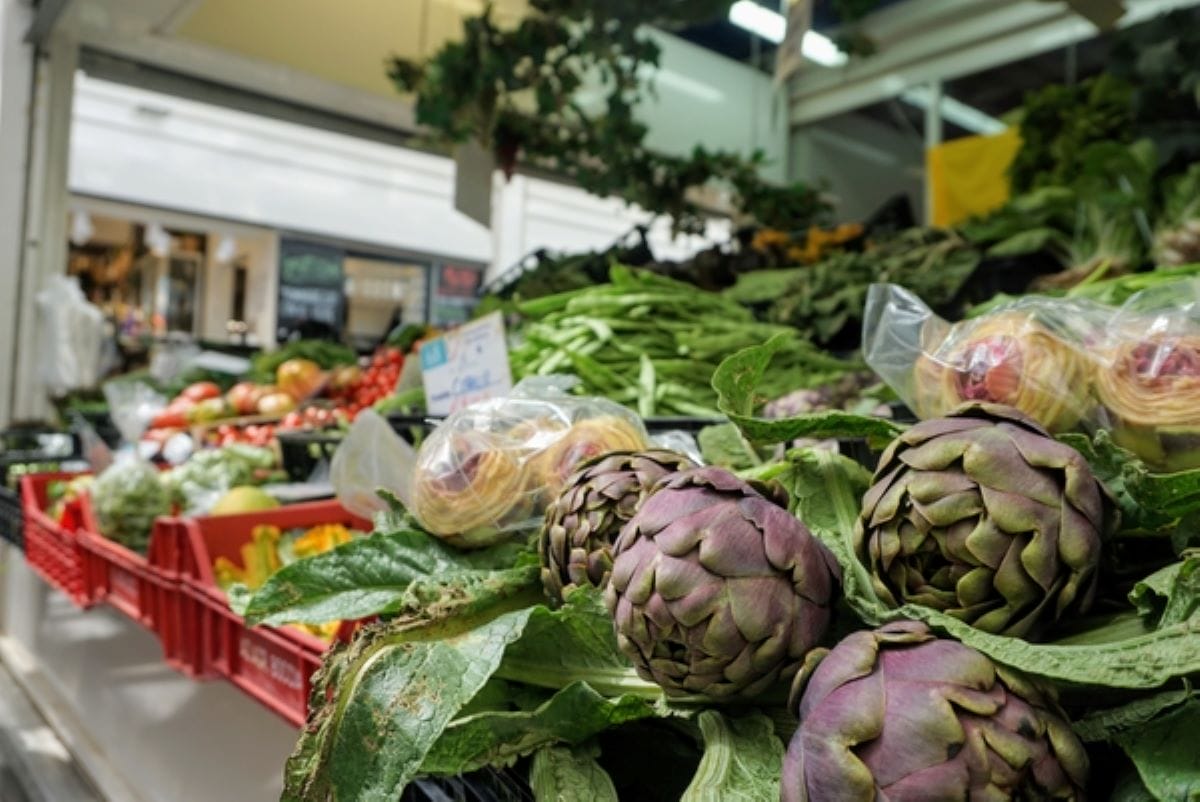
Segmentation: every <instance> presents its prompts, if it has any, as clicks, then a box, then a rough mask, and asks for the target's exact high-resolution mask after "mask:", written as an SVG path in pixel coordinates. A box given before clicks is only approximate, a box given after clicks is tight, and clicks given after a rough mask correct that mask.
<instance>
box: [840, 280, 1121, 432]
mask: <svg viewBox="0 0 1200 802" xmlns="http://www.w3.org/2000/svg"><path fill="white" fill-rule="evenodd" d="M1112 313H1113V312H1112V310H1111V309H1109V308H1107V307H1102V306H1100V305H1098V304H1094V303H1090V302H1085V301H1064V300H1061V299H1050V298H1037V297H1029V298H1022V299H1019V300H1017V301H1015V302H1013V303H1012V304H1009V305H1007V306H1004V307H1001V308H999V309H996V310H995V311H993V312H991V313H989V314H987V315H984V316H982V317H979V318H975V319H971V320H964V321H962V322H960V323H956V324H953V325H951V324H950V323H948V322H946V321H945V320H942V319H941V318H939V317H938V316H937V315H935V314H934V313H933V312H932V311H931V310H930V309H929V308H928V307H927V306H925V304H923V303H922V302H921V300H920V299H919V298H917V296H915V295H914V294H913V293H911V292H909V291H908V290H905V289H903V288H901V287H897V286H895V285H890V284H876V285H874V286H872V287H871V290H870V292H869V293H868V296H867V308H866V314H865V316H864V322H863V352H864V353H863V355H864V357H865V359H866V361H867V364H869V365H870V366H871V367H872V368H873V369H874V370H875V371H876V372H877V373H878V374H879V375H880V377H882V378H883V380H884V381H886V382H887V383H888V384H889V385H891V387H892V389H894V390H895V391H896V393H897V395H899V396H900V398H901V399H902V400H903V401H904V403H906V404H907V405H908V406H909V407H910V408H911V409H912V410H913V412H915V413H916V414H917V415H918V416H919V417H921V418H932V417H938V416H941V415H945V414H946V413H948V412H950V411H951V410H953V409H954V408H956V407H958V406H960V405H961V404H964V403H967V402H970V401H984V402H990V403H997V404H1007V405H1009V406H1012V407H1016V408H1017V409H1019V410H1021V411H1022V412H1024V413H1025V414H1027V415H1029V416H1030V417H1032V418H1033V419H1035V420H1037V421H1038V422H1039V423H1041V424H1042V425H1043V426H1045V427H1046V428H1047V429H1048V430H1050V431H1051V432H1055V433H1057V432H1065V431H1070V430H1073V429H1077V428H1080V427H1084V428H1088V427H1092V426H1095V425H1097V424H1098V423H1099V418H1098V416H1097V404H1096V401H1095V398H1094V396H1093V393H1092V391H1091V389H1092V387H1091V385H1092V379H1093V374H1094V372H1095V365H1094V364H1093V363H1094V359H1093V356H1092V353H1093V352H1094V351H1095V349H1096V348H1097V346H1098V345H1099V344H1100V342H1101V341H1102V339H1103V336H1104V328H1105V320H1106V319H1107V318H1111V317H1112Z"/></svg>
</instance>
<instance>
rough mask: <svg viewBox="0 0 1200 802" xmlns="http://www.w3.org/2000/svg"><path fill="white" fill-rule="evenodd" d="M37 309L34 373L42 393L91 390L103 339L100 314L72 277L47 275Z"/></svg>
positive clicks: (103, 330) (62, 393)
mask: <svg viewBox="0 0 1200 802" xmlns="http://www.w3.org/2000/svg"><path fill="white" fill-rule="evenodd" d="M37 306H38V313H39V315H38V323H39V337H38V342H39V349H40V350H39V359H38V370H39V374H40V377H41V380H42V383H43V384H44V385H45V387H46V391H47V392H48V393H49V394H50V395H51V396H55V397H58V396H62V395H65V394H67V393H68V392H70V391H71V390H75V389H79V388H88V387H95V386H96V384H97V383H98V382H99V380H100V361H101V360H100V357H101V353H102V351H103V346H104V341H105V336H106V332H105V326H104V313H103V312H101V311H100V310H99V309H98V308H96V307H95V306H93V305H92V304H90V303H88V301H87V298H85V297H84V295H83V290H81V289H80V287H79V281H78V280H77V279H76V278H74V277H73V276H62V275H55V276H50V277H49V278H48V279H47V286H46V288H45V289H43V290H42V291H41V292H39V293H38V295H37Z"/></svg>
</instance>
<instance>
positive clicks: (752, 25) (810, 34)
mask: <svg viewBox="0 0 1200 802" xmlns="http://www.w3.org/2000/svg"><path fill="white" fill-rule="evenodd" d="M729 21H730V22H732V23H733V24H734V25H736V26H738V27H739V28H744V29H745V30H747V31H750V32H751V33H753V34H757V35H759V36H761V37H762V38H763V39H766V40H767V41H768V42H772V43H774V44H779V43H781V42H782V41H783V40H784V37H786V36H787V17H785V16H783V15H782V14H780V13H779V12H778V11H772V10H771V9H769V8H766V7H764V6H760V5H759V4H758V3H755V2H754V0H738V2H736V3H734V4H733V5H732V6H730V8H729ZM800 55H802V56H804V57H805V58H806V59H808V60H809V61H812V62H814V63H816V64H820V65H821V66H823V67H841V66H843V65H844V64H845V63H846V62H847V61H849V60H850V57H849V56H848V55H846V53H844V52H843V51H841V50H839V49H838V46H837V45H836V44H834V42H833V40H832V39H830V38H829V37H828V36H825V35H823V34H820V33H817V32H816V31H812V30H810V31H805V33H804V38H802V39H801V40H800Z"/></svg>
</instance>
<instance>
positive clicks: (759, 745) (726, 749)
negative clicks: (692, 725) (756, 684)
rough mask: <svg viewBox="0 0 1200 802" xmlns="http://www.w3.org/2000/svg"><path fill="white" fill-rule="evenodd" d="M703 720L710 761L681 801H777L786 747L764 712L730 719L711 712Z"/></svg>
mask: <svg viewBox="0 0 1200 802" xmlns="http://www.w3.org/2000/svg"><path fill="white" fill-rule="evenodd" d="M698 722H699V724H700V732H701V734H703V736H704V757H703V758H701V759H700V767H699V768H698V769H697V770H696V776H695V777H694V778H693V779H692V783H691V785H689V786H688V788H687V791H685V792H684V794H683V797H682V799H681V800H680V802H776V800H778V799H779V777H780V775H781V774H782V772H783V751H784V750H783V743H782V742H781V741H780V740H779V738H778V737H777V736H776V735H775V725H774V724H773V723H772V721H771V719H769V718H767V717H766V716H764V715H762V714H761V713H753V714H751V715H747V716H741V717H739V718H726V717H725V716H723V715H721V714H720V713H718V712H717V711H715V710H705V711H704V712H703V713H701V714H700V716H699V719H698Z"/></svg>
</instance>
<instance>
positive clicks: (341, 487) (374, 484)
mask: <svg viewBox="0 0 1200 802" xmlns="http://www.w3.org/2000/svg"><path fill="white" fill-rule="evenodd" d="M416 462H417V452H415V451H414V450H413V448H412V446H410V445H409V444H408V443H406V442H404V440H402V439H401V438H400V435H398V434H396V432H395V431H393V429H392V427H391V425H390V424H389V423H388V422H387V421H386V420H384V419H383V418H382V417H381V416H380V415H379V414H378V413H377V412H375V411H374V410H370V409H366V410H363V411H362V412H360V413H359V414H358V417H356V418H355V419H354V424H353V425H352V426H351V427H350V431H349V432H348V433H347V434H346V437H345V439H344V440H342V442H341V443H340V444H338V447H337V451H335V452H333V460H332V462H331V464H330V467H329V481H330V483H331V484H332V485H333V490H334V492H335V493H336V494H337V497H338V501H340V502H341V503H342V506H343V507H345V508H346V509H348V510H350V512H352V513H354V514H355V515H358V516H361V517H363V518H366V519H367V520H371V519H372V518H374V516H375V515H376V513H380V512H384V511H386V509H387V503H386V502H385V501H384V500H383V499H382V498H380V497H379V493H378V491H379V490H386V491H388V492H389V493H392V494H393V495H395V496H396V498H398V499H400V500H401V501H402V502H404V504H405V506H407V507H410V508H411V506H412V475H413V468H414V466H415V465H416Z"/></svg>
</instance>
